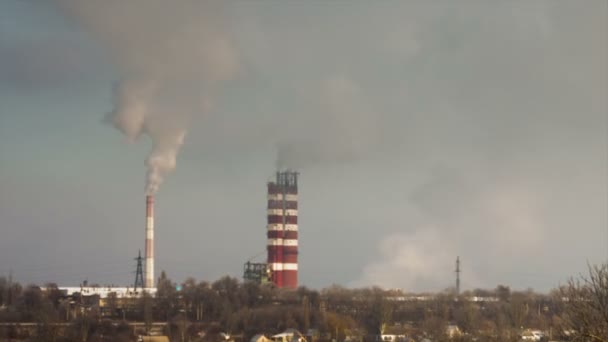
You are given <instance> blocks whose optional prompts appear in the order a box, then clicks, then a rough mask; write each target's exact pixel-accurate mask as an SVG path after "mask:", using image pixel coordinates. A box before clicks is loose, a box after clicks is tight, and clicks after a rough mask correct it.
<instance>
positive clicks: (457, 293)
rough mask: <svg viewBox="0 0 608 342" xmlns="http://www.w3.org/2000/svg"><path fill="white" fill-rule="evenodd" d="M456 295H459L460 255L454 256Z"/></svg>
mask: <svg viewBox="0 0 608 342" xmlns="http://www.w3.org/2000/svg"><path fill="white" fill-rule="evenodd" d="M456 296H460V257H459V256H457V257H456Z"/></svg>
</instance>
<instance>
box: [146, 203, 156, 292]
mask: <svg viewBox="0 0 608 342" xmlns="http://www.w3.org/2000/svg"><path fill="white" fill-rule="evenodd" d="M145 287H146V288H153V287H154V196H152V195H148V196H146V282H145Z"/></svg>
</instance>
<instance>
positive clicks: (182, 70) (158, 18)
mask: <svg viewBox="0 0 608 342" xmlns="http://www.w3.org/2000/svg"><path fill="white" fill-rule="evenodd" d="M56 3H57V4H58V5H59V8H60V9H61V10H63V12H64V13H66V14H67V15H68V17H69V18H71V19H74V20H75V21H76V22H78V23H79V24H80V25H82V26H83V27H84V28H85V29H86V30H87V31H88V32H89V33H90V34H91V35H92V37H93V38H95V39H96V40H97V41H98V42H99V43H100V44H101V45H102V47H104V48H105V51H106V53H107V55H108V56H109V58H110V60H111V61H112V62H113V65H114V66H115V67H116V70H117V71H118V72H119V74H120V76H121V80H120V81H119V82H117V84H116V85H115V87H114V108H113V109H112V111H111V112H110V113H108V114H107V116H106V121H107V122H109V123H111V124H112V125H113V126H114V127H116V128H117V129H118V130H119V131H121V132H122V133H123V134H124V135H125V136H126V137H127V138H128V140H129V141H136V140H137V139H138V138H140V137H141V136H142V135H146V136H149V137H150V138H151V140H152V144H153V146H152V151H151V152H150V155H149V156H148V158H147V160H146V163H145V165H146V166H147V169H148V171H147V181H146V193H147V194H150V195H151V194H154V193H156V191H157V190H158V188H159V186H160V184H161V183H162V181H163V179H164V178H165V177H166V176H167V174H169V173H170V172H171V171H173V170H174V169H175V166H176V161H177V155H178V153H179V150H180V147H181V146H182V144H183V143H184V138H185V136H186V133H187V131H188V127H189V124H190V122H191V120H192V119H193V118H195V117H197V116H200V115H202V114H204V113H206V112H208V111H209V110H210V109H211V104H212V100H213V98H214V93H215V92H216V90H217V88H218V85H219V84H220V83H222V82H223V81H227V80H230V79H231V78H233V76H234V75H235V73H236V72H237V69H238V57H237V53H236V50H235V48H234V46H233V44H232V42H231V39H230V37H229V35H228V33H227V31H226V30H225V28H224V27H223V24H222V22H223V20H222V8H221V3H220V2H217V1H194V0H184V1H180V2H179V3H173V2H167V1H164V0H131V1H122V0H105V1H80V0H56Z"/></svg>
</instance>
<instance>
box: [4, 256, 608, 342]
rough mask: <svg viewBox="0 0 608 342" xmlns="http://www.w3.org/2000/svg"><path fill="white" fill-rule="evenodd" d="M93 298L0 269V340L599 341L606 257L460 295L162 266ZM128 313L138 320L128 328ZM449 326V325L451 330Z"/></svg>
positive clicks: (605, 311)
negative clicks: (133, 284)
mask: <svg viewBox="0 0 608 342" xmlns="http://www.w3.org/2000/svg"><path fill="white" fill-rule="evenodd" d="M178 285H180V286H178ZM100 303H102V302H100V300H99V298H95V297H87V296H78V295H75V296H66V295H65V294H64V293H62V291H60V290H59V288H58V287H57V285H55V284H46V285H45V286H44V287H43V288H41V287H39V286H36V285H28V286H22V285H20V284H19V283H16V282H11V281H8V280H7V279H6V278H2V277H0V322H2V323H3V325H2V326H1V327H0V339H2V338H5V339H8V338H21V339H22V340H28V339H29V340H33V341H35V340H39V341H130V340H133V338H134V337H135V335H137V334H140V333H145V332H146V331H149V330H150V329H152V325H153V322H163V323H164V324H163V328H162V329H163V331H162V333H164V334H166V335H168V336H171V337H173V338H175V339H176V340H189V341H217V340H218V339H219V334H220V333H222V332H223V333H226V334H228V335H230V336H233V337H235V338H236V339H237V340H239V339H240V340H241V341H248V340H249V339H250V338H251V337H252V336H254V335H255V334H258V333H265V334H266V335H267V336H268V335H272V334H275V333H280V332H282V331H284V330H285V329H288V328H294V329H298V330H299V331H301V332H303V333H304V334H307V333H310V334H309V337H308V338H309V339H312V340H315V341H332V340H335V341H344V340H349V341H369V340H375V339H377V336H378V335H382V334H394V335H405V336H408V337H411V338H413V339H414V340H416V341H418V340H422V339H424V338H428V339H429V340H431V341H448V340H452V341H472V340H475V341H518V340H519V339H520V334H521V333H522V331H523V330H525V329H527V328H534V329H539V330H542V331H544V332H546V333H547V334H548V335H551V337H552V338H553V339H561V340H577V339H578V340H581V341H608V266H607V265H606V264H604V265H598V266H590V267H589V272H588V274H586V275H583V276H580V277H577V278H573V279H571V280H570V281H569V282H568V283H567V284H566V285H564V286H561V287H560V288H557V289H555V290H553V291H551V292H550V293H547V294H540V293H536V292H534V291H532V290H526V291H513V290H511V289H510V288H509V287H508V286H504V285H499V286H497V287H496V288H495V289H490V290H487V289H485V290H484V289H476V290H472V291H466V292H463V293H461V294H460V295H456V294H455V293H454V291H452V290H446V291H443V292H440V293H433V294H427V295H420V294H418V295H413V294H407V293H403V292H401V291H397V290H384V289H381V288H377V287H372V288H361V289H348V288H344V287H341V286H337V285H336V286H331V287H329V288H325V289H322V290H314V289H309V288H306V287H300V288H298V289H296V290H285V289H277V288H275V287H273V286H271V285H267V284H266V285H262V284H257V283H253V282H241V281H239V280H238V279H236V278H232V277H223V278H221V279H218V280H216V281H214V282H207V281H196V280H195V279H193V278H188V279H186V280H185V281H184V282H182V283H181V284H178V283H176V282H173V281H172V280H171V279H170V278H169V277H168V276H167V275H166V273H165V272H162V273H161V276H160V277H159V279H158V282H157V292H156V295H155V296H151V295H148V294H144V295H143V296H141V297H139V298H133V299H128V300H126V299H124V298H119V297H117V296H116V295H110V296H108V298H105V299H104V301H103V305H100ZM25 322H29V323H35V324H34V325H33V326H34V327H33V328H30V329H26V330H24V329H21V330H20V329H19V325H18V324H17V323H25ZM129 322H143V323H144V324H143V325H142V326H141V327H140V328H133V327H132V326H129V324H128V323H129ZM449 326H453V327H458V330H457V334H451V333H449V331H448V329H447V328H448V327H449ZM30 327H31V325H30ZM138 329H139V330H138Z"/></svg>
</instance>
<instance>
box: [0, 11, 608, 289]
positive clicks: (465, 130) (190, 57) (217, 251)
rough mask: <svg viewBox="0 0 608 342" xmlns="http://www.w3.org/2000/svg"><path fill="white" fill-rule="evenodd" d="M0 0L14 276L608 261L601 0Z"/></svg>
mask: <svg viewBox="0 0 608 342" xmlns="http://www.w3.org/2000/svg"><path fill="white" fill-rule="evenodd" d="M100 4H101V2H82V1H77V0H51V1H40V0H0V234H1V235H0V236H1V237H0V276H8V275H9V273H11V272H12V274H13V277H14V278H15V279H16V280H18V281H21V282H23V283H38V284H43V283H46V282H51V281H52V282H56V283H58V284H61V285H66V286H67V285H77V284H79V283H80V282H82V281H83V280H85V279H87V280H88V281H89V282H91V283H99V284H114V285H130V284H132V283H133V281H134V278H135V274H134V271H135V260H134V258H135V257H136V256H137V253H138V251H139V250H142V252H143V247H144V238H145V235H144V223H145V222H144V221H145V218H144V213H145V194H146V193H155V196H156V218H155V220H156V221H155V222H156V228H155V229H156V230H155V238H156V272H157V273H160V271H161V270H165V271H166V272H167V274H168V276H169V277H170V278H172V279H173V280H175V281H183V280H184V279H185V278H186V277H189V276H192V277H194V278H196V279H199V280H208V281H213V280H215V279H218V278H219V277H221V276H223V275H231V276H235V277H239V278H240V277H241V276H242V267H243V263H244V262H246V261H247V260H252V261H264V254H265V248H266V247H265V244H266V236H265V235H266V227H265V224H266V222H265V221H266V217H265V205H266V193H265V191H266V182H268V181H270V180H272V177H273V174H274V172H275V170H276V168H277V167H290V168H294V169H297V170H298V171H299V172H300V173H301V176H300V184H299V185H300V197H299V200H300V203H299V207H300V209H299V223H300V225H299V234H300V241H299V243H300V254H299V261H300V263H299V268H300V274H299V279H300V284H302V285H306V286H308V287H312V288H323V287H327V286H330V285H332V284H339V285H343V286H348V287H363V286H373V285H378V286H382V287H385V288H401V289H404V290H406V291H438V290H442V289H445V288H448V287H451V286H453V285H454V278H455V276H454V269H455V260H456V257H457V256H459V257H460V260H461V265H462V274H461V278H462V287H463V288H464V289H473V288H494V287H496V286H497V285H498V284H505V285H509V286H511V287H512V288H516V289H527V288H534V289H536V290H538V291H548V290H550V289H551V288H554V287H556V286H558V285H559V284H560V283H564V282H565V281H566V280H567V279H568V277H570V276H576V275H578V274H580V273H583V272H585V270H586V267H587V264H588V263H600V262H604V261H605V260H606V258H608V95H607V94H608V2H606V1H604V0H597V1H594V0H588V1H585V2H584V3H583V4H580V3H577V4H575V3H574V2H572V1H566V0H563V1H559V0H551V1H540V0H533V1H523V0H522V1H519V0H518V1H509V2H506V1H495V2H487V1H474V0H471V1H468V0H465V1H459V2H457V3H455V2H453V1H434V2H428V1H422V0H420V1H415V0H408V1H397V0H395V1H391V0H387V1H382V2H372V1H364V0H336V1H330V2H326V1H316V0H315V1H306V2H304V1H273V0H256V1H243V0H232V1H223V2H212V1H191V0H182V1H178V2H171V3H169V2H166V1H161V0H148V1H139V0H133V1H130V2H124V1H118V0H108V1H104V2H103V5H100Z"/></svg>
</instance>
